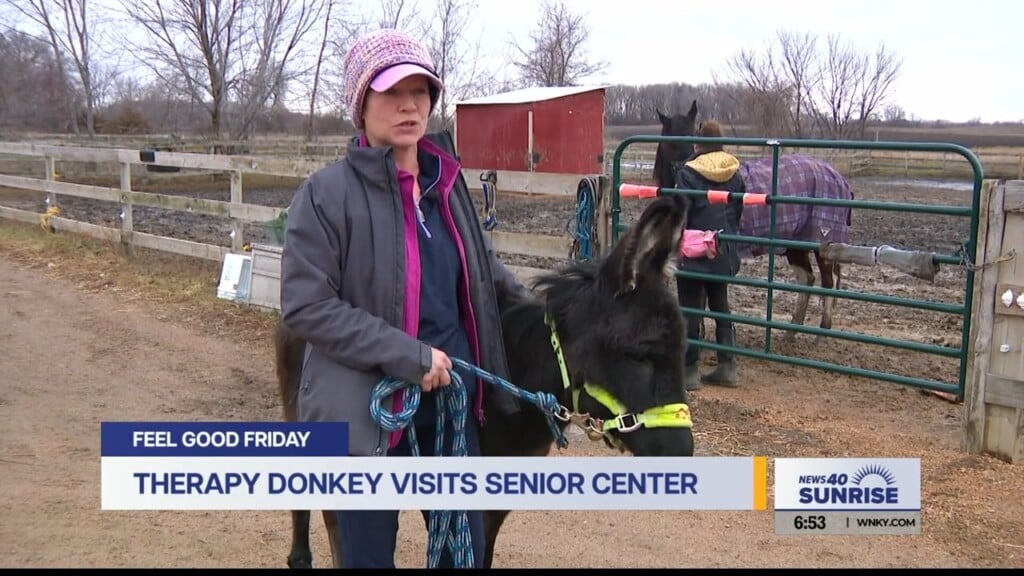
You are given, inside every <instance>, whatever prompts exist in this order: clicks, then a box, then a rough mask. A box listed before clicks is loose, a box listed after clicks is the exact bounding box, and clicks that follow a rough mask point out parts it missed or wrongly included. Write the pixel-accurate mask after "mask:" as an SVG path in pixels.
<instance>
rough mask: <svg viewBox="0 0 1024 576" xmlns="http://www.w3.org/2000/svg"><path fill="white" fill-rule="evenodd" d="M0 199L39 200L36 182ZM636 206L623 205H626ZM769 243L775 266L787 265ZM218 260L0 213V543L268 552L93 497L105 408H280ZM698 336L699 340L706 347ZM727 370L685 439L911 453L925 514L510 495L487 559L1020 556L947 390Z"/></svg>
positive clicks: (746, 450)
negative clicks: (866, 521) (892, 524)
mask: <svg viewBox="0 0 1024 576" xmlns="http://www.w3.org/2000/svg"><path fill="white" fill-rule="evenodd" d="M290 193H291V191H290V190H288V189H278V190H270V191H247V201H249V202H254V203H261V204H268V205H278V206H280V205H285V204H286V203H287V198H288V196H289V195H290ZM857 193H858V198H869V197H876V198H886V199H897V198H898V199H901V200H904V201H912V202H936V203H942V204H958V203H964V202H967V201H968V196H969V192H964V191H957V190H948V189H933V188H928V187H921V186H904V185H895V184H892V183H889V184H886V183H878V182H858V183H857ZM202 195H203V196H206V197H215V198H221V196H219V195H224V193H223V192H208V193H203V194H202ZM221 199H226V197H224V198H221ZM76 200H77V199H73V198H69V199H67V203H66V204H62V206H63V208H64V214H65V215H66V216H68V217H71V218H76V219H80V220H85V221H92V222H95V223H100V222H104V221H105V223H106V224H107V225H112V224H114V222H116V217H117V213H116V211H115V210H114V209H113V208H110V207H109V206H103V207H97V205H96V204H95V203H93V204H89V203H88V202H85V201H81V200H78V201H76ZM2 203H3V204H6V205H17V206H19V207H28V206H32V207H33V209H38V208H39V206H40V203H39V199H38V198H29V199H24V200H10V198H9V197H8V198H7V199H6V200H4V201H3V202H2ZM497 209H498V218H499V222H500V225H501V226H502V229H505V230H511V231H533V232H541V233H546V234H553V235H562V234H565V233H566V232H565V230H566V224H567V222H568V220H569V219H570V217H571V214H572V212H573V199H563V200H539V199H525V198H521V199H515V198H512V197H509V198H507V199H506V198H501V199H499V204H498V206H497ZM639 209H640V206H639V205H637V204H629V205H627V206H626V213H625V214H624V220H625V221H627V222H628V221H629V220H630V219H631V218H633V217H635V215H636V214H637V213H638V210H639ZM158 215H159V213H158V212H156V211H144V210H142V209H137V212H136V215H135V226H136V230H142V231H150V232H153V233H158V234H166V235H173V236H175V237H179V238H191V239H196V240H202V241H207V242H212V241H216V242H217V243H222V244H225V245H227V244H228V243H229V242H230V239H229V237H228V235H227V233H228V231H229V230H230V228H228V227H227V226H226V223H224V222H218V221H216V220H215V219H210V218H206V219H204V221H205V222H206V224H205V225H204V226H203V227H201V228H197V227H195V226H193V225H192V223H190V222H189V221H188V220H186V218H189V217H190V215H181V216H179V217H178V219H177V220H175V221H173V222H168V221H167V220H166V218H165V219H158V218H157V216H158ZM164 216H166V215H164ZM191 217H192V218H195V217H194V216H191ZM961 227H962V228H961ZM252 232H254V233H256V232H258V228H255V227H254V228H253V229H252ZM964 237H966V225H965V224H964V222H961V221H957V220H955V219H944V218H942V217H922V216H916V217H915V216H911V215H899V214H892V213H886V212H876V211H869V210H858V211H856V212H855V214H854V229H853V231H852V234H851V241H852V242H856V243H866V244H890V245H893V246H897V247H901V248H911V249H922V250H934V251H941V252H949V251H955V249H956V246H957V241H958V240H959V239H961V238H964ZM215 238H216V239H219V240H214V239H215ZM251 238H252V239H255V240H257V241H259V240H260V238H259V237H254V238H253V237H251ZM778 260H779V261H780V262H778V266H779V270H778V272H777V274H778V275H780V276H782V277H783V278H786V279H792V274H790V273H789V272H788V271H787V270H785V267H784V259H781V258H780V259H778ZM515 263H520V264H528V265H538V264H543V263H538V262H536V261H519V262H515ZM765 270H766V265H765V261H764V259H761V260H758V261H752V262H749V263H747V264H745V266H744V269H743V270H742V271H741V274H748V275H751V276H755V277H763V275H764V273H765ZM218 275H219V266H218V264H217V263H213V262H198V261H195V260H187V259H181V258H176V257H172V256H169V255H166V254H155V253H150V252H148V251H144V250H142V251H138V252H137V253H136V254H135V255H134V257H133V258H130V259H128V258H125V257H124V256H123V255H121V254H120V252H119V251H118V250H117V248H116V247H112V246H109V245H106V244H103V243H100V242H94V241H90V240H88V239H83V238H78V237H68V236H67V235H61V234H57V235H43V234H42V231H41V229H40V228H39V227H38V226H30V225H21V224H16V223H12V222H10V221H8V220H0V350H2V353H0V374H2V375H3V376H0V379H2V381H3V386H2V387H0V462H2V463H3V465H2V466H0V486H2V487H3V489H2V492H0V493H2V498H0V514H2V517H3V518H4V522H3V523H0V565H3V566H5V567H57V566H64V567H283V566H284V562H285V557H286V555H287V553H288V549H289V539H290V523H289V516H288V514H287V513H286V512H231V513H215V512H105V511H101V510H100V509H99V487H100V482H99V423H100V422H101V421H104V420H115V419H133V420H145V419H154V420H158V419H188V420H203V419H211V420H217V419H236V420H237V419H253V420H269V419H277V418H279V413H280V411H279V408H278V403H277V399H276V396H275V390H274V387H275V384H274V376H273V365H272V358H273V355H272V348H271V340H270V334H271V332H270V330H271V326H272V323H273V316H272V315H268V314H265V313H262V312H259V311H256V310H249V309H244V308H240V307H238V306H236V305H233V304H230V303H228V302H225V301H222V300H218V299H216V298H215V296H214V293H215V290H216V284H217V279H218ZM963 278H964V274H963V270H962V269H960V268H956V267H944V268H943V269H942V271H941V273H940V275H939V277H938V278H937V279H936V280H935V282H934V283H926V282H923V281H919V280H915V279H913V278H910V277H908V276H906V275H905V274H902V273H900V272H898V271H894V270H891V269H887V268H883V267H875V268H867V267H855V266H848V267H847V268H846V273H845V275H844V278H843V283H844V284H843V286H844V288H849V289H852V290H863V291H870V292H874V293H891V294H902V295H905V296H906V295H914V296H916V297H924V298H930V299H934V300H940V301H950V302H957V301H959V299H962V285H963ZM734 294H735V296H734V301H735V304H734V306H735V308H736V311H738V312H741V313H745V314H749V315H751V316H755V317H758V316H760V317H763V316H764V291H763V290H758V289H753V288H744V287H738V288H734ZM792 301H793V298H792V294H785V293H777V294H776V299H775V310H776V315H777V316H779V315H782V316H783V317H786V316H787V315H788V314H789V313H790V310H791V308H792ZM816 304H817V302H816V300H813V299H812V305H811V307H810V311H809V318H808V323H810V324H815V325H816V323H817V316H816V312H817V306H816ZM835 318H836V320H835V324H836V325H835V327H836V328H838V329H842V330H850V331H860V332H864V333H873V334H878V335H887V336H892V337H898V338H903V339H910V340H916V341H921V342H928V343H931V344H939V345H945V346H953V347H956V346H958V345H959V333H960V326H959V319H958V318H956V317H950V315H937V314H936V315H930V314H928V313H925V312H921V311H914V310H908V309H903V308H896V307H883V306H879V305H875V304H870V303H864V302H853V301H843V300H841V301H840V302H839V303H838V305H837V309H836V315H835ZM738 333H739V340H740V342H739V343H740V345H742V346H746V347H750V348H758V347H760V346H763V330H761V329H756V328H752V327H749V326H739V327H738ZM811 342H812V340H811V339H810V338H809V337H806V336H803V337H800V338H798V340H797V344H796V345H793V346H790V347H788V348H787V347H785V345H784V344H782V343H781V342H776V343H775V345H774V346H775V347H776V348H775V349H776V350H778V351H779V352H782V353H786V354H792V355H795V356H801V357H808V358H819V359H826V360H829V361H833V362H839V363H842V364H845V365H857V366H861V367H864V368H869V369H876V370H883V371H893V372H895V373H905V374H907V375H914V376H927V377H930V378H934V379H936V380H938V381H942V382H950V383H953V382H955V381H956V367H957V363H956V361H955V360H953V359H941V358H937V357H935V356H926V355H923V354H918V355H915V354H913V353H909V352H903V351H895V350H892V349H886V348H880V347H873V346H868V345H864V344H857V343H854V342H847V341H841V340H827V341H826V343H825V344H824V345H820V346H813V345H809V344H810V343H811ZM799 346H804V347H805V348H800V347H799ZM713 358H714V357H713V355H712V354H708V355H707V362H709V363H712V362H713ZM740 377H741V379H742V387H740V388H738V389H720V388H713V387H711V388H707V387H706V388H704V389H702V390H700V391H698V392H695V393H693V394H692V397H691V405H692V410H693V414H694V422H695V426H696V431H697V440H698V448H697V450H698V454H701V455H754V454H756V455H766V456H769V457H789V456H807V457H815V456H879V457H890V456H891V457H920V458H921V466H922V480H921V486H922V506H923V513H922V523H923V530H922V532H923V533H922V534H921V535H919V536H776V535H775V534H774V524H773V522H774V519H773V516H772V513H771V512H770V511H768V512H656V511H640V512H625V511H623V512H615V511H612V512H582V511H564V512H563V511H555V512H549V511H531V512H515V513H513V514H512V515H511V517H510V518H509V520H508V521H507V522H506V525H505V528H504V530H503V532H502V535H501V537H500V539H499V542H498V547H497V551H496V558H495V565H496V567H1022V566H1024V468H1022V467H1021V466H1012V465H1009V464H1007V463H1004V462H1002V461H1000V460H998V459H995V458H993V457H990V456H986V455H969V454H965V453H963V452H961V451H960V449H959V440H960V435H961V430H960V426H961V412H962V406H961V405H959V404H954V403H950V402H947V401H946V400H943V399H941V398H938V397H936V396H933V395H931V394H927V393H924V392H922V391H921V390H919V389H915V388H911V387H907V386H901V385H897V384H890V383H886V382H881V381H877V380H867V379H862V378H855V377H848V376H843V375H838V374H835V373H832V372H826V371H820V370H812V369H804V368H799V367H796V366H792V365H788V364H779V363H769V362H765V361H759V360H755V359H752V358H746V357H745V358H741V360H740ZM570 441H571V444H570V447H569V448H568V449H566V450H564V451H562V452H561V453H560V454H564V455H613V453H612V452H609V451H607V450H606V449H605V448H604V446H603V444H597V443H590V442H589V441H587V440H586V439H585V438H584V437H581V436H579V435H573V436H571V437H570ZM556 456H557V454H556ZM769 492H770V491H769ZM770 507H771V494H769V508H770ZM553 542H557V543H558V545H555V546H552V543H553ZM313 543H314V555H315V558H316V562H317V564H318V565H319V566H323V565H325V564H326V563H327V562H328V557H329V556H328V555H329V552H328V548H327V543H326V540H325V536H324V530H323V528H322V525H321V524H320V523H319V520H318V519H317V520H316V521H314V524H313ZM425 545H426V531H425V529H424V527H423V523H422V520H421V519H420V518H419V515H418V513H415V512H408V513H403V524H402V529H401V534H400V543H399V552H398V554H397V563H398V565H399V566H401V567H418V566H422V565H423V564H424V561H425Z"/></svg>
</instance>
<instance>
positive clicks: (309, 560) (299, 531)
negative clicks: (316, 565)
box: [288, 510, 313, 568]
mask: <svg viewBox="0 0 1024 576" xmlns="http://www.w3.org/2000/svg"><path fill="white" fill-rule="evenodd" d="M288 567H289V568H312V567H313V551H312V550H311V549H310V547H309V510H292V550H291V552H289V553H288Z"/></svg>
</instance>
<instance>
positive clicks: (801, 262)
mask: <svg viewBox="0 0 1024 576" xmlns="http://www.w3.org/2000/svg"><path fill="white" fill-rule="evenodd" d="M786 260H787V261H788V262H789V265H790V266H792V267H793V271H794V272H795V273H796V281H797V283H799V284H803V285H804V286H814V271H813V270H812V269H811V259H810V256H809V255H808V253H807V251H806V250H786ZM810 299H811V295H810V294H808V293H806V292H798V293H797V295H796V309H795V310H793V324H796V325H797V326H803V325H804V318H805V317H806V316H807V304H808V302H809V301H810ZM795 337H796V332H794V331H792V330H790V331H789V332H787V333H786V335H785V336H784V337H783V338H784V339H785V340H787V341H792V340H793V339H794V338H795Z"/></svg>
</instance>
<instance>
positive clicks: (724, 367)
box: [676, 120, 746, 390]
mask: <svg viewBox="0 0 1024 576" xmlns="http://www.w3.org/2000/svg"><path fill="white" fill-rule="evenodd" d="M698 136H702V137H707V138H721V137H722V126H721V125H720V124H719V123H718V122H715V121H713V120H711V121H708V122H705V123H703V124H702V125H701V127H700V130H699V132H698ZM739 167H740V162H739V160H738V159H737V158H736V157H735V156H733V155H732V154H730V153H728V152H725V151H724V150H723V149H722V145H721V144H718V143H700V144H694V154H693V156H691V157H690V158H689V159H688V160H687V161H686V163H685V164H684V165H683V166H682V167H680V169H679V170H678V172H677V174H676V179H677V182H676V186H677V187H678V188H685V189H696V190H724V191H728V192H739V193H742V192H745V191H746V188H745V185H744V183H743V178H742V176H741V175H740V173H739ZM687 201H688V204H689V206H688V218H687V224H686V228H687V229H691V230H714V231H721V232H723V233H725V234H738V233H739V229H740V217H741V216H742V212H743V201H742V200H740V199H734V200H730V201H729V202H726V203H711V202H710V201H709V200H708V198H707V197H706V196H688V197H687ZM679 268H680V270H682V271H684V272H697V273H702V274H716V275H721V276H726V277H728V276H735V275H736V274H737V273H738V272H739V269H740V257H739V251H738V250H737V248H736V246H734V245H732V244H731V243H729V242H719V243H718V254H717V255H716V256H715V257H713V258H709V257H706V256H702V257H695V258H689V257H686V256H683V255H680V259H679ZM676 286H677V289H678V294H679V305H680V306H685V307H688V308H697V309H703V308H704V306H705V302H706V303H707V307H708V308H709V309H710V310H712V311H713V312H721V313H724V314H728V313H729V284H728V281H727V280H726V279H723V280H721V281H712V280H699V279H694V278H684V277H679V276H677V277H676ZM686 316H687V318H686V332H687V334H686V337H687V339H688V340H697V339H698V338H699V337H700V333H699V332H700V323H701V322H703V318H701V317H700V316H696V315H693V314H687V315H686ZM715 340H716V341H717V342H718V343H719V344H724V345H735V342H736V336H735V330H734V328H733V323H732V322H731V321H729V320H721V319H716V320H715ZM699 356H700V349H699V348H697V347H694V346H688V347H687V349H686V359H685V362H684V367H685V372H684V379H683V382H684V385H685V387H686V389H687V390H697V389H699V388H700V387H701V382H704V383H708V384H718V385H723V386H736V385H737V379H736V358H735V355H734V354H732V353H729V352H723V351H717V356H718V366H717V367H715V369H714V370H713V371H712V372H710V373H708V374H705V375H703V376H700V377H699V380H698V376H699V371H698V367H697V361H698V360H699Z"/></svg>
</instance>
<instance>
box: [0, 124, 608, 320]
mask: <svg viewBox="0 0 1024 576" xmlns="http://www.w3.org/2000/svg"><path fill="white" fill-rule="evenodd" d="M0 155H9V156H16V157H18V158H20V159H21V162H20V164H17V166H18V167H19V168H21V170H20V172H21V173H20V174H10V173H0V198H2V197H3V194H4V192H5V191H10V190H12V189H15V190H29V191H36V192H43V193H46V194H47V199H48V204H49V205H50V206H59V205H60V199H59V196H61V195H65V196H74V197H79V198H87V199H91V200H98V201H104V202H110V203H112V204H115V205H119V206H120V208H121V212H120V213H121V227H120V228H111V227H106V226H99V225H96V224H90V223H86V222H80V221H76V220H71V219H68V218H64V217H61V216H60V215H59V214H58V215H53V216H50V217H49V218H48V224H49V225H50V226H52V227H53V229H54V230H59V231H67V232H73V233H78V234H85V235H88V236H93V237H96V238H101V239H104V240H109V241H112V242H120V243H122V244H124V245H125V247H126V248H128V249H129V250H130V249H131V248H132V247H144V248H150V249H153V250H160V251H165V252H172V253H176V254H182V255H186V256H192V257H198V258H204V259H209V260H216V261H223V260H224V259H225V257H226V255H227V254H231V253H236V254H239V253H242V252H243V251H244V248H245V245H246V243H247V242H248V240H247V239H246V238H245V235H244V225H245V224H246V223H266V222H270V221H273V220H276V219H278V218H279V217H280V216H281V213H282V211H283V208H277V207H272V206H264V205H259V204H252V203H247V202H245V199H244V192H243V190H242V181H243V174H261V175H271V176H285V177H293V178H302V177H305V176H307V175H308V174H310V173H312V172H313V171H315V170H317V169H319V168H320V167H322V166H323V165H324V164H325V162H317V161H311V160H283V159H277V158H269V157H267V158H264V157H243V156H226V155H210V154H189V153H178V152H162V151H158V152H150V151H141V152H140V151H139V150H127V149H117V148H78V147H70V146H53V145H43V144H27V143H5V142H0ZM25 160H28V161H31V162H33V163H36V164H38V165H41V167H42V177H41V178H40V177H38V176H37V175H28V176H26V175H23V174H24V173H26V170H25ZM65 163H85V164H86V165H89V166H91V167H92V168H93V169H94V170H96V171H98V172H104V171H108V172H109V171H110V170H116V172H117V174H119V180H120V185H119V187H116V188H114V187H107V186H97V185H88V184H75V183H70V182H63V181H60V180H59V179H58V178H57V174H58V173H60V171H59V170H58V167H59V166H61V165H63V164H65ZM11 166H15V164H12V163H10V162H8V163H6V164H3V163H0V169H3V170H4V172H10V171H12V170H10V167H11ZM153 166H162V167H165V168H166V167H171V168H177V169H182V170H191V171H206V172H209V173H220V174H225V173H226V174H227V175H229V178H230V199H229V201H226V202H225V201H220V200H209V199H202V198H193V197H189V196H180V195H174V194H157V193H151V192H140V191H135V190H132V170H133V169H138V168H139V167H153ZM104 168H106V170H104ZM29 172H35V173H38V170H30V171H29ZM464 172H465V174H464V175H465V176H466V181H467V184H469V186H470V189H476V190H480V189H481V187H482V184H481V181H480V179H479V171H472V170H466V171H464ZM578 181H579V177H576V176H571V175H537V174H525V173H517V172H499V173H498V182H499V188H500V189H507V188H505V187H507V186H511V187H512V188H511V189H513V190H522V189H525V191H527V192H532V193H536V194H568V193H572V194H575V193H576V186H577V184H578ZM599 181H600V188H601V190H598V191H596V192H597V193H598V195H599V205H598V210H601V211H604V214H607V211H608V201H607V199H608V198H609V194H608V193H607V190H608V189H609V186H610V183H609V180H608V179H607V178H606V177H603V176H601V177H600V180H599ZM601 198H603V199H605V201H603V202H602V201H600V199H601ZM137 206H147V207H154V208H161V209H166V210H173V211H183V212H189V213H192V214H199V215H209V216H220V217H226V218H228V219H230V222H231V229H232V234H231V246H230V247H228V246H218V245H213V244H206V243H201V242H195V241H191V240H184V239H180V238H171V237H166V236H159V235H154V234H148V233H143V232H139V231H136V230H134V227H133V218H132V216H133V209H134V208H135V207H137ZM0 217H4V218H10V219H14V220H19V221H23V222H32V223H35V222H39V221H40V218H41V214H39V213H37V212H35V211H31V210H23V209H18V208H12V207H8V206H0ZM603 220H605V221H607V220H608V218H607V217H604V218H603ZM599 221H600V220H599ZM599 230H601V234H600V236H601V237H599V238H598V239H597V242H596V243H595V244H597V246H603V245H606V242H607V229H606V228H599ZM489 234H490V236H491V240H492V242H493V243H494V247H495V249H496V250H497V251H498V252H500V253H503V254H514V255H519V256H527V257H536V258H549V259H555V260H563V261H568V259H569V255H570V250H571V247H572V238H570V237H568V236H564V237H563V236H544V235H535V234H521V233H515V232H505V231H498V230H495V231H491V232H489ZM598 249H599V248H598ZM264 252H266V253H267V254H268V255H271V257H272V255H273V252H274V250H272V249H264ZM511 268H512V269H513V272H515V273H516V274H517V276H519V277H520V278H523V279H528V278H529V277H532V276H533V275H535V274H537V273H538V272H541V271H543V270H542V269H538V268H530V267H523V266H512V267H511ZM265 307H274V306H273V305H270V306H265Z"/></svg>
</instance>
